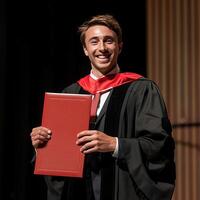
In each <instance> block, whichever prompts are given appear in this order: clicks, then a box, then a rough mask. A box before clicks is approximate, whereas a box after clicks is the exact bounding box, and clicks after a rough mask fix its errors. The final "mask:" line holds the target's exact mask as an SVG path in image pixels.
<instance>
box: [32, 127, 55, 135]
mask: <svg viewBox="0 0 200 200" xmlns="http://www.w3.org/2000/svg"><path fill="white" fill-rule="evenodd" d="M38 133H46V134H49V135H51V134H52V132H51V130H50V129H48V128H46V127H42V126H40V127H36V128H33V129H32V132H31V135H35V134H38Z"/></svg>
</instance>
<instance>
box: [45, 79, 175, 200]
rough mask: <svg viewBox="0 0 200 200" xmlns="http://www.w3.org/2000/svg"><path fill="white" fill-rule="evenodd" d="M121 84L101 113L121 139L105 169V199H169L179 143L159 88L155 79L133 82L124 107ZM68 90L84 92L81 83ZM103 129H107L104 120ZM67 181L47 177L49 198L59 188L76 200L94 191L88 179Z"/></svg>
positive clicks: (173, 181)
mask: <svg viewBox="0 0 200 200" xmlns="http://www.w3.org/2000/svg"><path fill="white" fill-rule="evenodd" d="M120 88H121V87H116V88H114V89H112V91H111V93H110V96H109V98H108V99H107V100H106V103H105V104H104V108H103V109H102V110H103V111H102V112H103V113H100V121H103V126H106V124H107V129H106V127H105V129H104V128H103V129H104V131H105V133H106V134H109V135H112V136H117V137H118V138H119V152H118V158H116V159H113V160H112V161H111V162H110V163H111V165H112V166H111V167H109V170H111V171H109V170H107V172H106V170H104V171H105V173H101V179H102V180H101V182H102V183H101V186H102V189H101V194H102V197H101V200H111V197H112V200H141V199H148V200H161V199H162V200H170V199H171V198H172V194H173V191H174V185H175V164H174V148H175V145H174V140H173V138H172V136H171V131H172V130H171V124H170V121H169V119H168V116H167V110H166V107H165V103H164V101H163V98H162V96H161V94H160V92H159V89H158V87H157V85H156V84H155V83H154V82H153V81H151V80H148V79H145V78H141V79H138V80H136V81H134V82H132V83H129V84H128V87H127V88H126V92H125V94H124V95H123V98H121V100H122V102H121V103H120V106H119V105H118V102H117V99H118V98H119V95H120V92H119V91H120ZM115 91H118V93H117V92H115ZM63 92H67V93H84V92H83V90H82V89H81V88H80V86H79V85H78V84H77V83H75V84H72V85H71V86H69V87H67V88H66V89H64V91H63ZM120 96H121V95H120ZM116 102H117V103H116ZM116 120H117V121H116ZM97 127H98V126H97ZM99 127H101V128H100V129H101V130H102V124H101V125H100V126H99ZM112 127H113V129H112ZM106 130H109V132H106ZM114 132H115V133H114ZM102 154H103V155H104V154H105V155H106V154H107V153H102ZM103 161H104V162H107V161H108V160H106V159H104V160H103ZM108 162H109V161H108ZM106 169H107V168H106ZM100 170H101V169H100ZM102 171H103V170H102ZM108 172H111V173H108ZM103 174H104V176H103ZM109 174H110V176H112V177H110V176H109ZM48 178H49V179H51V178H50V177H48ZM54 179H55V180H56V178H55V177H54ZM64 180H65V181H66V183H65V184H64ZM62 181H63V182H62ZM62 181H58V182H59V184H60V185H59V184H55V181H54V184H52V181H51V180H49V181H47V182H48V185H49V188H51V189H50V190H51V191H50V190H49V196H52V194H53V193H54V194H55V193H56V192H57V194H59V195H61V193H62V195H63V190H65V198H66V199H67V200H75V199H80V198H81V199H84V196H85V194H86V193H88V192H91V190H90V189H89V190H88V188H87V187H88V186H87V185H85V183H84V180H77V179H68V178H65V179H62ZM64 185H66V188H65V189H63V188H64ZM52 191H53V192H52ZM66 192H67V194H66ZM59 195H57V197H58V196H59ZM77 195H78V196H77ZM52 199H53V198H52ZM48 200H50V198H49V199H48ZM54 200H60V197H58V198H57V199H56V198H54Z"/></svg>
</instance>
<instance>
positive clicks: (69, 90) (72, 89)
mask: <svg viewBox="0 0 200 200" xmlns="http://www.w3.org/2000/svg"><path fill="white" fill-rule="evenodd" d="M79 91H80V85H79V84H78V83H73V84H71V85H69V86H67V87H66V88H64V89H63V91H62V92H63V93H78V92H79Z"/></svg>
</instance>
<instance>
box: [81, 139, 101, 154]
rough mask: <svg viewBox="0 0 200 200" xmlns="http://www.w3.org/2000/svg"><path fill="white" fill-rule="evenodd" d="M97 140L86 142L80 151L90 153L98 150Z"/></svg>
mask: <svg viewBox="0 0 200 200" xmlns="http://www.w3.org/2000/svg"><path fill="white" fill-rule="evenodd" d="M97 146H98V145H97V141H91V142H87V143H86V144H84V145H83V146H82V147H81V148H80V151H81V152H82V153H90V152H94V151H97Z"/></svg>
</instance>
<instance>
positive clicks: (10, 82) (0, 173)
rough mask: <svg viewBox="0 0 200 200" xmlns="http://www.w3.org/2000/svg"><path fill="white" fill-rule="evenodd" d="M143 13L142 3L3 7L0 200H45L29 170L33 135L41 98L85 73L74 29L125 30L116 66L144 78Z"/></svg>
mask: <svg viewBox="0 0 200 200" xmlns="http://www.w3.org/2000/svg"><path fill="white" fill-rule="evenodd" d="M145 9H146V7H145V0H139V1H130V0H129V1H125V0H124V1H120V2H118V1H116V0H99V1H97V0H93V1H81V0H80V1H73V2H70V1H56V0H49V1H28V0H24V1H20V0H19V1H9V0H1V1H0V199H1V200H33V199H37V200H44V199H45V187H46V186H45V184H44V182H43V179H42V177H41V176H38V175H37V176H36V175H33V166H32V165H31V162H30V161H31V158H32V155H33V149H32V146H31V141H30V132H31V129H32V127H34V126H38V125H40V122H41V113H42V105H43V95H44V92H45V91H52V92H60V91H61V90H62V89H63V88H64V87H66V86H67V85H69V84H71V83H72V82H74V81H76V80H77V79H79V78H80V77H82V76H84V75H86V74H87V73H88V72H89V71H90V64H89V62H88V60H87V58H86V57H85V56H84V54H83V51H82V47H81V44H80V42H79V35H78V34H77V27H78V26H79V25H80V24H81V23H82V22H83V21H84V20H86V19H88V17H89V16H91V15H95V14H105V13H108V14H113V15H114V16H115V17H116V18H117V19H118V21H119V22H120V24H121V26H122V29H123V41H124V49H123V51H122V54H121V56H120V59H119V66H120V67H121V68H122V69H123V70H125V71H134V72H137V73H140V74H142V75H144V76H145V75H146V14H145V13H146V10H145Z"/></svg>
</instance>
